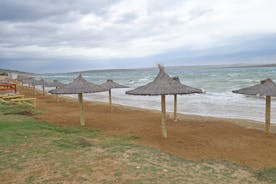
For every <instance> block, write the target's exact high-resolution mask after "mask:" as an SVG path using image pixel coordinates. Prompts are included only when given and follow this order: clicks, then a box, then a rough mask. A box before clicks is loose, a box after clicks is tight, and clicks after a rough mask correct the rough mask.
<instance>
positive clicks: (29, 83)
mask: <svg viewBox="0 0 276 184" xmlns="http://www.w3.org/2000/svg"><path fill="white" fill-rule="evenodd" d="M22 84H28V86H29V87H31V86H35V79H34V78H29V79H23V80H22Z"/></svg>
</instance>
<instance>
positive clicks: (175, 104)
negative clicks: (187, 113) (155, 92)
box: [173, 94, 177, 121]
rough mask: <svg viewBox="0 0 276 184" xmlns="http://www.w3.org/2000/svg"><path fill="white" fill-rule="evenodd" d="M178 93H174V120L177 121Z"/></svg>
mask: <svg viewBox="0 0 276 184" xmlns="http://www.w3.org/2000/svg"><path fill="white" fill-rule="evenodd" d="M176 113H177V94H175V95H174V109H173V120H174V121H177V114H176Z"/></svg>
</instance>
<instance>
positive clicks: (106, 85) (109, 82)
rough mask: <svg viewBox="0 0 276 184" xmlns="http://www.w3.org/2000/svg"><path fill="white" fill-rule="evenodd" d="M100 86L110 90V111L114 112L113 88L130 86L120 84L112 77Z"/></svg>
mask: <svg viewBox="0 0 276 184" xmlns="http://www.w3.org/2000/svg"><path fill="white" fill-rule="evenodd" d="M100 86H101V87H103V88H105V89H107V90H108V93H109V111H110V112H112V97H111V89H113V88H128V86H124V85H121V84H118V83H117V82H114V81H113V80H111V79H108V80H107V81H106V82H105V83H103V84H101V85H100Z"/></svg>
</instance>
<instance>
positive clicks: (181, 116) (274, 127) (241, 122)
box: [25, 86, 276, 134]
mask: <svg viewBox="0 0 276 184" xmlns="http://www.w3.org/2000/svg"><path fill="white" fill-rule="evenodd" d="M25 87H26V86H25ZM45 89H46V88H45ZM35 90H36V91H37V92H39V93H41V94H42V89H40V88H36V89H35ZM47 95H51V94H49V93H47ZM59 98H64V99H68V100H73V101H75V102H78V100H77V97H72V96H69V95H59ZM106 99H107V100H108V96H107V98H106ZM84 100H85V101H87V102H90V103H96V104H101V105H108V102H103V101H93V100H91V99H88V98H85V97H84ZM112 105H113V106H114V107H116V106H117V107H123V108H128V109H133V110H144V111H149V112H152V113H159V114H160V113H161V109H160V110H157V109H153V108H143V107H136V106H130V105H124V104H116V103H112ZM166 113H167V119H173V112H172V111H167V112H166ZM177 119H178V121H179V120H180V121H182V120H189V121H194V119H200V121H202V122H210V121H220V120H223V121H228V123H232V124H235V125H238V126H241V127H244V128H249V129H256V130H260V131H263V132H264V128H265V122H264V121H263V122H262V121H257V120H253V119H245V118H235V117H233V118H231V117H220V116H212V115H202V114H192V113H182V112H179V113H177ZM270 131H271V133H273V134H276V123H273V122H271V125H270Z"/></svg>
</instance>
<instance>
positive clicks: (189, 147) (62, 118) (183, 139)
mask: <svg viewBox="0 0 276 184" xmlns="http://www.w3.org/2000/svg"><path fill="white" fill-rule="evenodd" d="M20 93H23V94H25V95H27V96H34V92H33V91H32V90H30V89H27V88H22V87H21V88H20ZM36 96H37V98H38V110H39V111H41V112H42V113H41V114H39V115H37V116H36V117H37V118H38V119H40V120H43V121H47V122H51V123H55V124H62V125H67V126H79V105H78V103H77V101H76V100H74V99H68V98H60V100H59V102H56V101H55V97H54V96H52V95H47V96H42V95H41V94H37V95H36ZM85 112H86V114H85V116H86V126H87V127H91V128H96V129H100V130H103V131H104V132H106V133H110V134H127V135H134V136H138V137H139V139H137V142H138V143H141V144H144V145H148V146H151V147H155V148H158V149H160V150H162V151H164V152H166V153H170V154H173V155H177V156H180V157H183V158H185V159H190V160H203V159H204V160H228V161H233V162H236V163H242V164H246V165H248V166H250V167H253V168H264V167H276V155H275V154H276V135H275V134H273V135H266V134H265V133H264V132H263V131H260V130H257V129H248V128H244V127H240V126H238V125H237V124H243V125H246V126H250V127H252V126H253V127H254V124H250V123H248V121H245V120H231V119H223V118H212V117H202V116H191V115H185V117H186V118H185V119H182V120H180V121H178V122H174V121H172V120H168V121H167V125H168V127H167V128H168V138H167V139H163V138H162V137H161V132H160V113H159V112H158V111H149V110H145V109H138V108H132V107H126V106H119V105H116V106H115V108H114V112H113V113H109V112H108V106H107V104H105V103H98V102H85ZM259 126H260V125H257V126H256V127H259Z"/></svg>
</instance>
